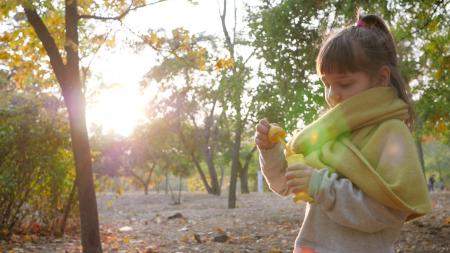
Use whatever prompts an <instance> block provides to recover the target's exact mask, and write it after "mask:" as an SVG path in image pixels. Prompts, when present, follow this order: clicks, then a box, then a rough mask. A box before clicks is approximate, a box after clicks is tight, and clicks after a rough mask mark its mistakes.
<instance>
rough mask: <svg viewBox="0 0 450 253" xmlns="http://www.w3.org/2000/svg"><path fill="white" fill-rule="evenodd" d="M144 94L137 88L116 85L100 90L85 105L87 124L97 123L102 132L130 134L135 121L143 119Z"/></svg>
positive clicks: (135, 123)
mask: <svg viewBox="0 0 450 253" xmlns="http://www.w3.org/2000/svg"><path fill="white" fill-rule="evenodd" d="M145 105H146V101H145V98H144V95H142V94H141V93H139V91H138V89H137V88H134V87H130V85H129V86H128V87H127V86H125V85H117V86H116V87H114V88H111V89H107V90H102V91H101V93H100V94H99V95H98V96H96V99H95V101H94V102H92V103H90V104H89V105H88V107H87V111H86V118H87V121H88V125H99V126H101V128H102V132H104V133H107V132H115V133H117V134H120V135H122V136H128V135H130V134H131V133H132V132H133V130H134V128H135V126H136V125H137V123H139V122H140V121H142V120H144V119H145V113H144V108H145Z"/></svg>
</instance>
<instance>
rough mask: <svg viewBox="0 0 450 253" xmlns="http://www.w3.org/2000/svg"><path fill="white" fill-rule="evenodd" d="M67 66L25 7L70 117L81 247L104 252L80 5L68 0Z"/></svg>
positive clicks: (35, 16)
mask: <svg viewBox="0 0 450 253" xmlns="http://www.w3.org/2000/svg"><path fill="white" fill-rule="evenodd" d="M65 5H66V9H65V20H66V24H65V25H66V26H65V29H66V44H65V49H66V53H67V64H66V65H64V62H63V61H62V57H61V55H60V53H59V51H58V48H57V46H56V43H55V41H54V39H53V37H52V36H51V35H50V33H49V31H48V29H47V27H46V26H45V24H44V23H43V21H42V19H41V18H40V16H39V15H38V13H37V12H36V10H35V9H30V8H29V6H28V5H24V6H23V7H24V10H25V14H26V16H27V18H28V21H29V23H30V24H31V25H32V27H33V29H34V30H35V32H36V34H37V35H38V37H39V39H40V40H41V41H42V44H43V46H44V48H45V50H46V52H47V55H48V56H49V57H50V64H51V66H52V69H53V71H54V73H55V75H56V79H57V80H58V82H59V84H60V86H61V90H62V95H63V97H64V102H65V104H66V107H67V111H68V114H69V125H70V136H71V141H72V150H73V154H74V159H75V168H76V182H77V189H78V197H79V202H80V221H81V244H82V246H83V253H100V252H102V248H101V241H100V232H99V222H98V213H97V201H96V196H95V189H94V180H93V176H92V162H91V153H90V147H89V138H88V134H87V128H86V117H85V100H84V95H83V93H82V90H81V79H80V69H79V60H80V59H79V55H78V13H77V1H74V0H66V3H65Z"/></svg>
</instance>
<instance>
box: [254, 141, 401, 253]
mask: <svg viewBox="0 0 450 253" xmlns="http://www.w3.org/2000/svg"><path fill="white" fill-rule="evenodd" d="M260 164H261V169H262V173H263V174H264V177H265V179H266V181H267V183H268V185H269V188H270V189H271V190H272V191H273V192H275V193H277V194H278V195H281V196H288V195H289V194H290V192H289V190H288V187H287V185H286V179H285V177H284V174H285V171H286V160H285V157H284V154H283V149H282V148H281V146H280V145H276V146H275V147H274V148H272V149H270V150H260ZM308 194H309V195H310V196H312V197H313V198H314V203H307V206H306V213H305V218H304V220H303V224H302V226H301V228H300V232H299V234H298V236H297V239H296V241H295V246H296V247H308V248H311V249H313V250H314V251H315V252H317V253H361V252H364V253H394V252H395V251H394V243H395V241H396V240H397V239H398V237H399V235H400V230H401V228H402V225H403V223H404V222H405V220H406V217H407V216H408V213H405V212H403V211H400V210H394V209H392V208H389V207H386V206H384V205H382V204H381V203H379V202H377V201H375V200H373V199H371V198H370V197H368V196H367V195H365V194H364V193H363V192H362V191H360V190H359V189H358V188H357V187H356V186H355V185H353V184H352V182H351V181H350V180H348V179H347V178H340V177H338V175H337V174H335V173H330V172H329V171H328V169H327V168H322V169H320V170H316V171H314V173H313V174H312V176H311V179H310V183H309V188H308Z"/></svg>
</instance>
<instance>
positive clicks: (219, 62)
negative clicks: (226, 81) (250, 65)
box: [214, 58, 234, 70]
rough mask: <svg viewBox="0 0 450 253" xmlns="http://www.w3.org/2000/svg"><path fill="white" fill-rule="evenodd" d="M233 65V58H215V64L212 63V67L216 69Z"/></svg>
mask: <svg viewBox="0 0 450 253" xmlns="http://www.w3.org/2000/svg"><path fill="white" fill-rule="evenodd" d="M233 66H234V60H233V59H231V58H220V59H219V60H217V62H216V64H215V65H214V68H215V69H217V70H222V69H229V68H232V67H233Z"/></svg>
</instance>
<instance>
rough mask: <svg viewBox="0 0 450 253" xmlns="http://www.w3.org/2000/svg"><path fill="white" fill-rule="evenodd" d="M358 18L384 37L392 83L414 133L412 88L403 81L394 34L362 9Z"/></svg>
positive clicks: (380, 20) (376, 17) (375, 17)
mask: <svg viewBox="0 0 450 253" xmlns="http://www.w3.org/2000/svg"><path fill="white" fill-rule="evenodd" d="M357 17H358V20H361V21H362V22H363V24H364V25H363V27H364V28H367V29H369V30H371V31H373V32H374V33H376V34H377V36H381V37H384V39H385V43H384V45H385V47H386V50H387V52H388V54H387V56H388V57H387V59H386V60H387V62H386V63H387V66H388V67H389V68H390V70H391V76H390V79H391V83H392V85H393V86H394V88H395V89H396V90H397V93H398V96H399V97H400V98H401V99H402V100H403V101H405V103H406V104H407V105H408V112H409V118H408V119H407V120H406V124H407V125H408V127H409V129H410V130H411V131H412V130H414V126H415V121H416V116H415V109H414V102H413V100H412V96H411V90H410V87H409V85H408V83H407V82H406V81H405V80H404V79H403V77H402V75H401V73H400V70H399V67H398V60H397V59H398V58H397V50H396V43H395V40H394V37H393V36H392V33H391V32H390V31H389V29H388V27H387V25H386V23H385V22H384V21H383V20H382V19H381V18H380V17H379V16H376V15H372V14H369V15H364V14H363V13H362V9H359V10H358V13H357Z"/></svg>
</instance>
